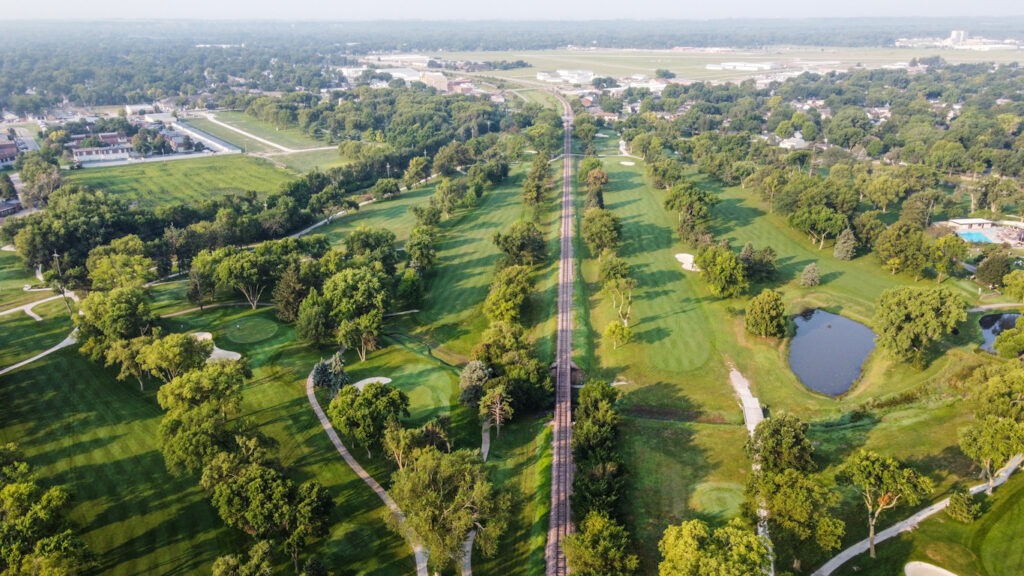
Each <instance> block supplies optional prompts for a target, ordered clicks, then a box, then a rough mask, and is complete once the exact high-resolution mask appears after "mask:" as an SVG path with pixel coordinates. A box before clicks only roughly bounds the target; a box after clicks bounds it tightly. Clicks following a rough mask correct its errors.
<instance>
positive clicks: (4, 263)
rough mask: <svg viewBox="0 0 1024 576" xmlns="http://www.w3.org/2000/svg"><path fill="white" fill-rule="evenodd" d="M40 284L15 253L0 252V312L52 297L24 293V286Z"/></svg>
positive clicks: (36, 293)
mask: <svg viewBox="0 0 1024 576" xmlns="http://www.w3.org/2000/svg"><path fill="white" fill-rule="evenodd" d="M27 284H31V285H32V286H37V285H39V284H40V282H39V280H38V279H37V278H36V277H35V274H33V273H32V272H30V271H28V270H26V269H25V264H24V263H23V262H22V260H21V258H20V257H19V256H18V254H17V253H16V252H7V251H0V310H7V309H10V308H14V307H16V306H21V305H22V304H28V303H29V302H33V301H35V300H42V299H43V298H47V297H49V296H53V293H52V292H26V291H25V290H24V288H25V285H27Z"/></svg>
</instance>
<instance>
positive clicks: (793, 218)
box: [789, 205, 848, 250]
mask: <svg viewBox="0 0 1024 576" xmlns="http://www.w3.org/2000/svg"><path fill="white" fill-rule="evenodd" d="M789 223H790V224H791V225H792V226H793V227H794V228H796V229H797V230H800V231H801V232H804V233H805V234H807V236H808V237H810V239H811V242H812V243H817V244H818V250H821V249H822V248H824V247H825V240H828V239H829V238H832V237H835V236H838V235H839V234H840V233H841V232H842V231H843V230H846V229H847V227H848V223H847V221H846V216H844V215H842V214H840V213H838V212H836V211H835V210H833V209H831V208H829V207H827V206H820V205H818V206H812V207H808V208H801V209H799V210H797V211H796V212H794V213H792V214H790V215H789Z"/></svg>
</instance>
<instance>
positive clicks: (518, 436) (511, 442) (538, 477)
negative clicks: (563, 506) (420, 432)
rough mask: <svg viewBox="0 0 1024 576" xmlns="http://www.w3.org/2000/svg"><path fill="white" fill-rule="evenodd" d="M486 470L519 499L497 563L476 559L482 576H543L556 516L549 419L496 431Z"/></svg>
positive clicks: (476, 568)
mask: <svg viewBox="0 0 1024 576" xmlns="http://www.w3.org/2000/svg"><path fill="white" fill-rule="evenodd" d="M487 468H488V470H489V472H490V477H491V479H492V480H493V481H494V482H495V484H496V485H498V486H500V487H502V488H503V489H506V490H511V491H512V493H513V495H514V502H515V506H514V508H513V517H512V521H511V522H510V523H509V529H508V531H507V532H506V533H505V536H504V537H503V538H502V539H501V542H500V543H499V544H498V553H497V554H496V555H495V556H494V557H493V558H484V557H482V555H481V554H479V553H476V554H474V556H473V572H474V573H479V574H521V575H529V576H541V575H543V574H544V568H545V564H544V545H545V543H546V542H547V532H548V523H549V519H548V516H549V514H550V512H551V428H550V427H549V426H548V418H547V417H544V418H533V417H528V418H527V419H525V420H514V421H513V422H512V423H511V424H509V425H508V426H505V427H503V428H502V429H501V436H500V437H498V436H496V435H495V432H494V429H493V428H492V429H491V450H490V454H489V456H488V458H487Z"/></svg>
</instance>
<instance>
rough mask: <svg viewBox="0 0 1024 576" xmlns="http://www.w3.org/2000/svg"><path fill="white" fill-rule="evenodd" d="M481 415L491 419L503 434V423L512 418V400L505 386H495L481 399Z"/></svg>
mask: <svg viewBox="0 0 1024 576" xmlns="http://www.w3.org/2000/svg"><path fill="white" fill-rule="evenodd" d="M479 410H480V417H481V418H485V419H488V420H490V421H491V423H493V424H494V427H495V428H496V429H497V432H498V436H499V437H500V436H501V425H502V424H504V423H505V422H507V421H509V420H511V419H512V414H513V413H514V411H513V410H512V402H511V400H510V398H509V395H508V391H507V390H506V389H505V386H495V387H493V388H491V389H490V390H487V391H486V392H484V396H483V398H481V399H480V409H479Z"/></svg>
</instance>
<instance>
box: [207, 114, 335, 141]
mask: <svg viewBox="0 0 1024 576" xmlns="http://www.w3.org/2000/svg"><path fill="white" fill-rule="evenodd" d="M214 118H216V119H217V120H220V121H221V122H223V123H225V124H228V125H231V126H234V127H235V128H238V129H239V130H244V131H245V132H248V133H250V134H252V135H253V136H257V137H259V138H263V139H264V140H269V141H270V142H273V143H275V144H278V145H280V146H284V147H285V148H291V149H294V150H303V149H308V148H321V147H323V146H327V145H328V144H326V143H325V142H322V141H320V140H316V139H315V138H312V137H310V136H309V135H307V134H305V133H303V132H302V130H299V129H298V128H277V127H276V126H272V125H271V124H268V123H266V122H263V121H262V120H259V119H257V118H254V117H252V116H250V115H248V114H246V113H244V112H228V111H218V112H215V113H214ZM236 134H237V133H236ZM239 136H241V134H239Z"/></svg>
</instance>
